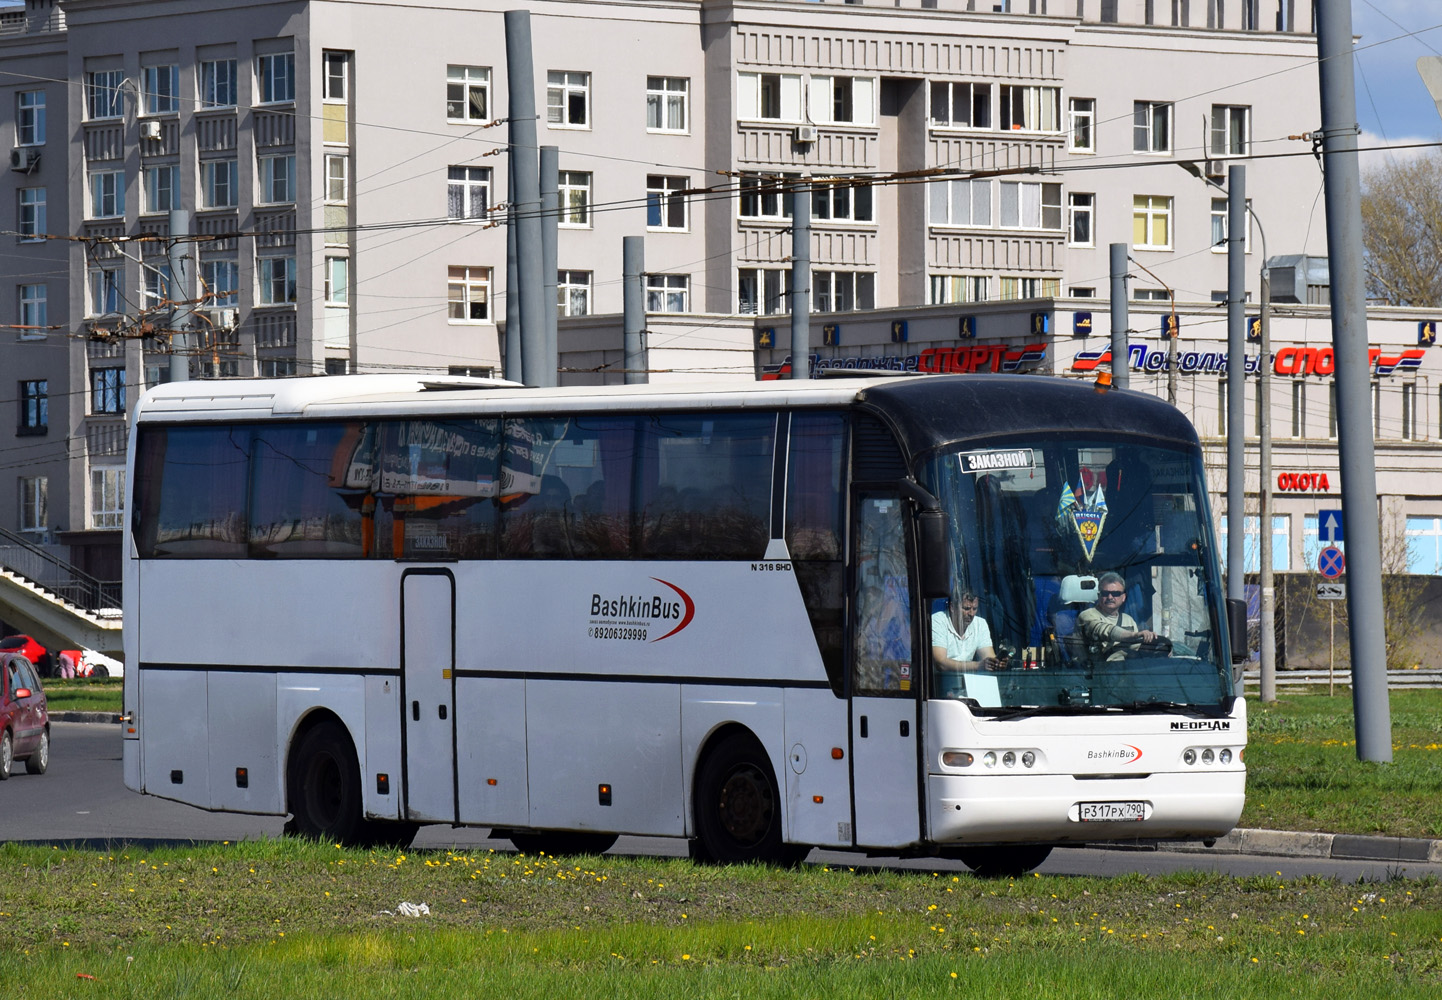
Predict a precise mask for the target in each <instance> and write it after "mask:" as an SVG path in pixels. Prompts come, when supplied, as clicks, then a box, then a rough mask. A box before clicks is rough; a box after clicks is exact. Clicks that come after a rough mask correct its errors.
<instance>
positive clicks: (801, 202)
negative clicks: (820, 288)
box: [791, 184, 811, 379]
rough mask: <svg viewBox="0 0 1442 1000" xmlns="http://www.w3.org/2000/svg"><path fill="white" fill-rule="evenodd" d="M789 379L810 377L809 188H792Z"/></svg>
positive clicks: (804, 185)
mask: <svg viewBox="0 0 1442 1000" xmlns="http://www.w3.org/2000/svg"><path fill="white" fill-rule="evenodd" d="M791 377H792V378H794V379H796V378H801V379H809V378H810V377H811V188H810V186H808V185H806V184H798V185H797V186H796V187H793V188H792V189H791Z"/></svg>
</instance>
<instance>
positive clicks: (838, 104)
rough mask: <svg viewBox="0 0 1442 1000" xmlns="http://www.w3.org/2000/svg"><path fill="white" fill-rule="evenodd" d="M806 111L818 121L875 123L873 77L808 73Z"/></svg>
mask: <svg viewBox="0 0 1442 1000" xmlns="http://www.w3.org/2000/svg"><path fill="white" fill-rule="evenodd" d="M810 94H811V100H810V104H809V107H808V108H807V110H808V111H809V112H810V116H811V120H812V121H813V122H816V123H817V124H838V125H874V124H875V123H876V78H875V77H870V76H819V75H817V74H815V73H813V74H812V75H811V91H810Z"/></svg>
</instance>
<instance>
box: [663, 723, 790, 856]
mask: <svg viewBox="0 0 1442 1000" xmlns="http://www.w3.org/2000/svg"><path fill="white" fill-rule="evenodd" d="M695 803H696V840H695V841H694V842H693V843H692V847H691V854H692V856H693V857H694V858H696V860H698V861H709V862H713V863H716V864H733V863H737V862H746V861H759V862H763V863H768V864H781V865H794V864H799V863H800V862H801V859H802V858H804V857H805V856H806V852H807V850H808V849H807V848H806V847H801V846H797V845H793V844H786V843H783V842H782V839H781V796H780V794H779V793H778V791H777V786H776V777H775V775H774V774H773V773H772V771H771V761H770V759H769V758H768V757H767V756H766V751H765V749H764V748H763V747H762V746H761V744H760V743H758V742H757V741H756V738H755V737H754V736H752V735H751V734H750V733H733V734H731V735H730V736H727V737H726V738H725V739H723V740H722V741H721V742H720V743H719V744H717V746H716V748H715V749H714V750H713V751H712V752H711V753H710V754H709V755H708V756H707V757H706V760H705V762H704V763H703V764H702V765H701V771H700V774H699V775H698V776H697V779H696V797H695Z"/></svg>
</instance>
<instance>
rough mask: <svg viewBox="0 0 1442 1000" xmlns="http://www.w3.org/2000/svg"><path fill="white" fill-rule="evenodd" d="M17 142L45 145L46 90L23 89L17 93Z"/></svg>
mask: <svg viewBox="0 0 1442 1000" xmlns="http://www.w3.org/2000/svg"><path fill="white" fill-rule="evenodd" d="M15 142H16V144H17V145H20V146H43V145H45V91H43V90H22V91H20V92H19V93H18V94H16V95H15Z"/></svg>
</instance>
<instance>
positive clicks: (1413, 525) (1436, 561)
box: [1406, 517, 1442, 576]
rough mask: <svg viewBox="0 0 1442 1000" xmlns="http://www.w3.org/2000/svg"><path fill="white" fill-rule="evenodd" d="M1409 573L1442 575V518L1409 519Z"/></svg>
mask: <svg viewBox="0 0 1442 1000" xmlns="http://www.w3.org/2000/svg"><path fill="white" fill-rule="evenodd" d="M1406 531H1407V572H1408V573H1421V574H1425V575H1427V576H1437V575H1439V574H1442V517H1409V518H1407V528H1406Z"/></svg>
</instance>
